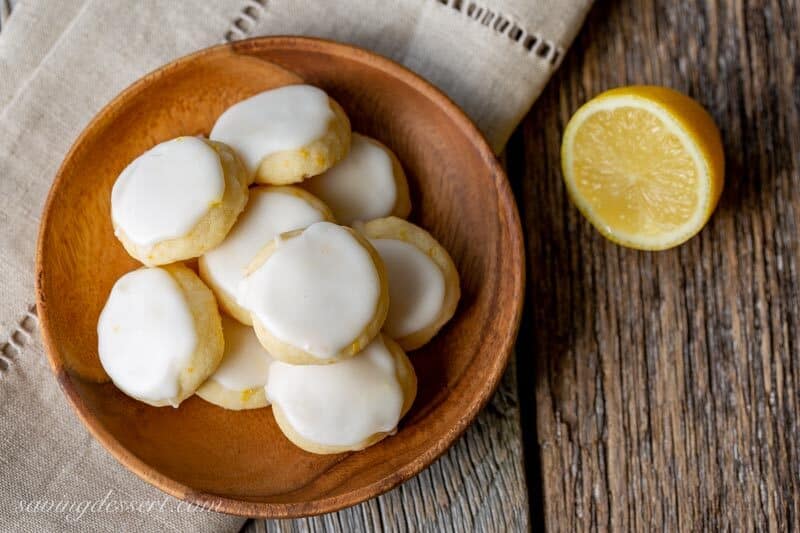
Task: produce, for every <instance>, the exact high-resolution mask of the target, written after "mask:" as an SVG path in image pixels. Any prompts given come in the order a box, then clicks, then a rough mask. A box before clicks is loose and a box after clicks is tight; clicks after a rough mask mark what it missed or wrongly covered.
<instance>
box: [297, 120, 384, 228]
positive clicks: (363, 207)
mask: <svg viewBox="0 0 800 533" xmlns="http://www.w3.org/2000/svg"><path fill="white" fill-rule="evenodd" d="M303 186H304V187H306V188H308V190H309V191H311V192H312V193H314V194H315V195H316V196H318V197H319V198H320V199H321V200H322V201H323V202H325V203H326V204H328V207H330V208H331V211H333V214H334V216H335V217H336V220H338V221H339V222H340V223H342V224H351V223H353V222H355V221H356V220H371V219H373V218H380V217H385V216H388V215H390V214H391V213H392V210H393V209H394V205H395V202H396V201H397V184H396V183H395V180H394V172H393V169H392V159H391V157H390V156H389V154H388V153H387V152H386V150H385V149H384V148H383V147H381V146H379V145H377V144H375V143H372V142H370V141H369V140H368V139H367V138H366V137H364V136H363V135H359V134H356V133H354V134H353V141H352V144H351V146H350V152H349V153H348V154H347V157H345V158H344V159H343V160H342V161H341V162H340V163H338V164H337V165H336V166H334V167H333V168H331V169H329V170H327V171H325V172H324V173H323V174H320V175H319V176H316V177H314V178H312V179H310V180H308V181H307V182H306V183H304V184H303Z"/></svg>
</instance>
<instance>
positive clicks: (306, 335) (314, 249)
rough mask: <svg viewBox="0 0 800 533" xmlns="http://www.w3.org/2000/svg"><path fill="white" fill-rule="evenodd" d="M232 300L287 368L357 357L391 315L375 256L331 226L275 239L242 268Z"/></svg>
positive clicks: (345, 230)
mask: <svg viewBox="0 0 800 533" xmlns="http://www.w3.org/2000/svg"><path fill="white" fill-rule="evenodd" d="M237 298H238V300H237V302H238V303H239V305H241V306H242V307H244V308H245V309H247V310H249V311H250V315H251V317H252V320H253V327H254V328H255V330H256V335H258V338H259V340H260V341H261V343H262V344H263V345H264V347H265V348H266V349H267V351H269V353H271V354H272V356H273V357H275V358H276V359H279V360H281V361H285V362H287V363H292V364H324V363H333V362H336V361H339V360H341V359H344V358H347V357H350V356H352V355H355V354H356V353H358V352H359V351H361V349H362V348H363V347H364V346H366V345H367V344H368V343H369V341H370V340H372V338H373V337H375V335H377V334H378V332H379V331H380V329H381V326H382V325H383V321H384V320H385V318H386V312H387V309H388V307H389V289H388V286H387V284H386V273H385V271H384V267H383V262H382V261H381V259H380V257H379V256H378V253H377V252H376V251H375V249H374V248H373V247H372V245H370V244H369V242H367V240H366V239H365V238H364V237H363V236H361V235H359V234H358V233H356V232H355V231H353V230H352V229H350V228H346V227H344V226H337V225H336V224H333V223H330V222H317V223H316V224H312V225H311V226H309V227H308V228H306V229H305V230H297V231H291V232H288V233H284V234H282V235H280V236H279V237H276V238H275V239H274V240H273V241H272V242H271V243H270V244H268V245H267V246H266V247H264V249H263V250H261V252H259V254H258V255H257V256H256V258H255V259H254V260H253V262H252V263H251V264H250V266H249V267H248V272H247V274H246V276H245V278H244V279H243V280H242V283H241V284H240V286H239V291H238V295H237Z"/></svg>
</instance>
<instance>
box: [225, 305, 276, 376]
mask: <svg viewBox="0 0 800 533" xmlns="http://www.w3.org/2000/svg"><path fill="white" fill-rule="evenodd" d="M222 331H223V333H224V335H225V354H224V355H223V357H222V362H221V363H220V365H219V367H218V368H217V371H216V372H214V374H213V375H212V376H211V378H210V379H213V380H214V381H216V382H217V383H219V384H220V385H222V386H223V387H225V388H226V389H228V390H232V391H243V390H247V389H252V388H255V387H263V386H264V385H266V384H267V375H268V371H269V365H270V364H271V363H272V356H271V355H270V354H269V352H267V351H266V350H265V349H264V347H263V346H261V343H260V342H258V338H257V337H256V334H255V332H254V331H253V328H251V327H248V326H243V325H242V324H240V323H239V322H237V321H236V320H233V319H232V318H228V317H227V316H225V315H223V316H222Z"/></svg>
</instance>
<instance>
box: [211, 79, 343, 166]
mask: <svg viewBox="0 0 800 533" xmlns="http://www.w3.org/2000/svg"><path fill="white" fill-rule="evenodd" d="M333 117H334V114H333V111H332V110H331V107H330V104H329V103H328V95H327V94H325V91H323V90H322V89H318V88H316V87H312V86H311V85H289V86H286V87H280V88H278V89H272V90H270V91H264V92H263V93H259V94H257V95H255V96H251V97H250V98H247V99H245V100H242V101H241V102H239V103H237V104H234V105H232V106H231V107H229V108H228V109H227V110H225V112H224V113H222V115H220V117H219V118H218V119H217V122H216V124H214V128H213V129H212V130H211V135H209V138H210V139H213V140H215V141H222V142H224V143H226V144H228V145H230V146H231V147H233V149H234V150H235V151H236V152H238V154H239V157H241V158H242V161H244V164H245V166H246V167H247V169H248V170H249V171H250V172H251V173H253V172H255V171H256V169H257V168H258V165H259V163H261V160H262V159H264V158H265V157H266V156H268V155H271V154H274V153H276V152H282V151H284V150H297V149H299V148H302V147H303V146H306V145H308V144H310V143H312V142H313V141H315V140H317V139H319V138H320V137H322V136H323V135H324V134H325V132H326V130H327V129H328V123H329V122H330V121H331V119H333Z"/></svg>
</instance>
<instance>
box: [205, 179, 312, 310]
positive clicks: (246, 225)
mask: <svg viewBox="0 0 800 533" xmlns="http://www.w3.org/2000/svg"><path fill="white" fill-rule="evenodd" d="M320 220H324V215H323V214H322V213H321V212H320V211H318V210H317V209H316V208H315V207H314V206H312V205H311V204H310V203H308V202H307V201H306V200H304V199H303V198H300V197H299V196H295V195H293V194H290V193H288V192H286V191H280V190H270V189H268V188H265V187H256V188H254V189H252V190H251V191H250V199H249V200H248V202H247V207H246V208H245V211H244V213H242V214H241V216H239V219H238V220H237V221H236V225H235V226H234V227H233V229H232V230H231V232H230V233H229V234H228V236H227V237H226V238H225V240H224V241H223V242H222V244H220V245H219V246H217V247H216V248H214V249H213V250H211V251H210V252H208V253H207V254H205V263H206V264H205V266H206V270H207V272H208V274H209V275H210V276H211V278H212V279H213V280H214V281H215V282H216V283H217V284H218V285H219V286H220V287H221V288H222V290H224V291H225V292H227V293H228V295H229V297H230V298H233V299H235V295H236V291H237V289H238V287H239V283H241V281H242V278H243V277H244V271H245V268H246V267H247V265H248V264H249V263H250V261H252V260H253V258H254V257H255V256H256V254H257V253H258V251H259V250H261V249H262V248H263V247H264V246H266V245H267V243H269V241H271V240H272V239H273V238H274V237H275V236H277V235H280V234H281V233H284V232H287V231H291V230H295V229H301V228H305V227H307V226H309V225H311V224H313V223H314V222H319V221H320Z"/></svg>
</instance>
